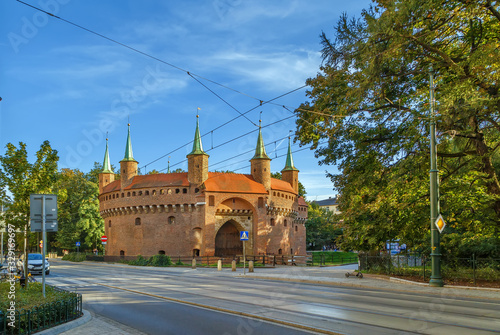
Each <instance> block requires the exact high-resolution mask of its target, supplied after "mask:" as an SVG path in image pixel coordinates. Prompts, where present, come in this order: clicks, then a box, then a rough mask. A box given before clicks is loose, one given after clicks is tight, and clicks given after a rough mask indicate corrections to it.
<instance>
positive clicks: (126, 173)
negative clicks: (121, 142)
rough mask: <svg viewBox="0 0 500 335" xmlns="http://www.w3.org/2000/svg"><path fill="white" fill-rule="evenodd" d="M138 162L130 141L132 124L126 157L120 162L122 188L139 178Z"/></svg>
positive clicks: (128, 136)
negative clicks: (136, 177)
mask: <svg viewBox="0 0 500 335" xmlns="http://www.w3.org/2000/svg"><path fill="white" fill-rule="evenodd" d="M138 164H139V162H137V161H136V160H135V159H134V155H133V153H132V141H131V140H130V123H129V124H128V135H127V143H126V145H125V157H123V159H122V160H121V161H120V172H121V188H122V189H123V188H125V187H127V186H128V185H130V183H131V182H132V179H133V178H134V177H135V176H137V165H138Z"/></svg>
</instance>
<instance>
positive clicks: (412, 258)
mask: <svg viewBox="0 0 500 335" xmlns="http://www.w3.org/2000/svg"><path fill="white" fill-rule="evenodd" d="M359 270H360V271H364V272H369V273H378V274H385V275H390V276H402V277H413V278H417V279H421V280H423V281H424V282H425V281H428V280H429V279H430V276H431V258H430V257H429V256H427V255H420V254H413V253H411V254H400V255H399V254H398V255H391V256H390V255H379V256H370V255H368V254H360V255H359ZM441 275H442V277H443V279H444V280H445V281H446V282H448V283H453V282H456V283H459V282H462V283H463V282H468V283H471V284H473V285H478V284H479V283H485V282H487V283H497V284H498V286H500V259H499V258H485V257H483V258H479V257H476V256H475V255H474V254H472V255H471V256H470V257H467V258H464V257H462V258H458V257H443V258H442V259H441Z"/></svg>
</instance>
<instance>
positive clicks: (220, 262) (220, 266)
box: [217, 259, 222, 271]
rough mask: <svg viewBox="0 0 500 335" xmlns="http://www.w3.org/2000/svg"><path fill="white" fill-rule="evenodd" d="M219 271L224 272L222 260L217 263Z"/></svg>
mask: <svg viewBox="0 0 500 335" xmlns="http://www.w3.org/2000/svg"><path fill="white" fill-rule="evenodd" d="M217 271H222V259H219V260H218V261H217Z"/></svg>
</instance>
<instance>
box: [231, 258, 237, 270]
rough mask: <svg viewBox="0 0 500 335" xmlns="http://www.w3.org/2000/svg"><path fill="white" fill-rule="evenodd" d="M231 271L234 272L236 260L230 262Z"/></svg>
mask: <svg viewBox="0 0 500 335" xmlns="http://www.w3.org/2000/svg"><path fill="white" fill-rule="evenodd" d="M231 271H236V260H235V259H233V261H232V262H231Z"/></svg>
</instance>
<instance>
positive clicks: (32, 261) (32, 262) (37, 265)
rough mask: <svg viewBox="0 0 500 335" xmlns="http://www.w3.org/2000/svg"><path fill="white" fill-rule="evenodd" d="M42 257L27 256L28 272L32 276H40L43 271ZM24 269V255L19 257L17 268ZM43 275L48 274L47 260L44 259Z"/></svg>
mask: <svg viewBox="0 0 500 335" xmlns="http://www.w3.org/2000/svg"><path fill="white" fill-rule="evenodd" d="M42 260H43V257H42V255H41V254H28V271H29V272H31V274H32V275H34V274H42V271H43V267H42V266H43V263H42ZM23 267H24V255H21V258H20V259H19V263H18V268H19V269H21V268H23ZM45 274H46V275H48V274H50V263H49V259H48V258H45Z"/></svg>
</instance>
